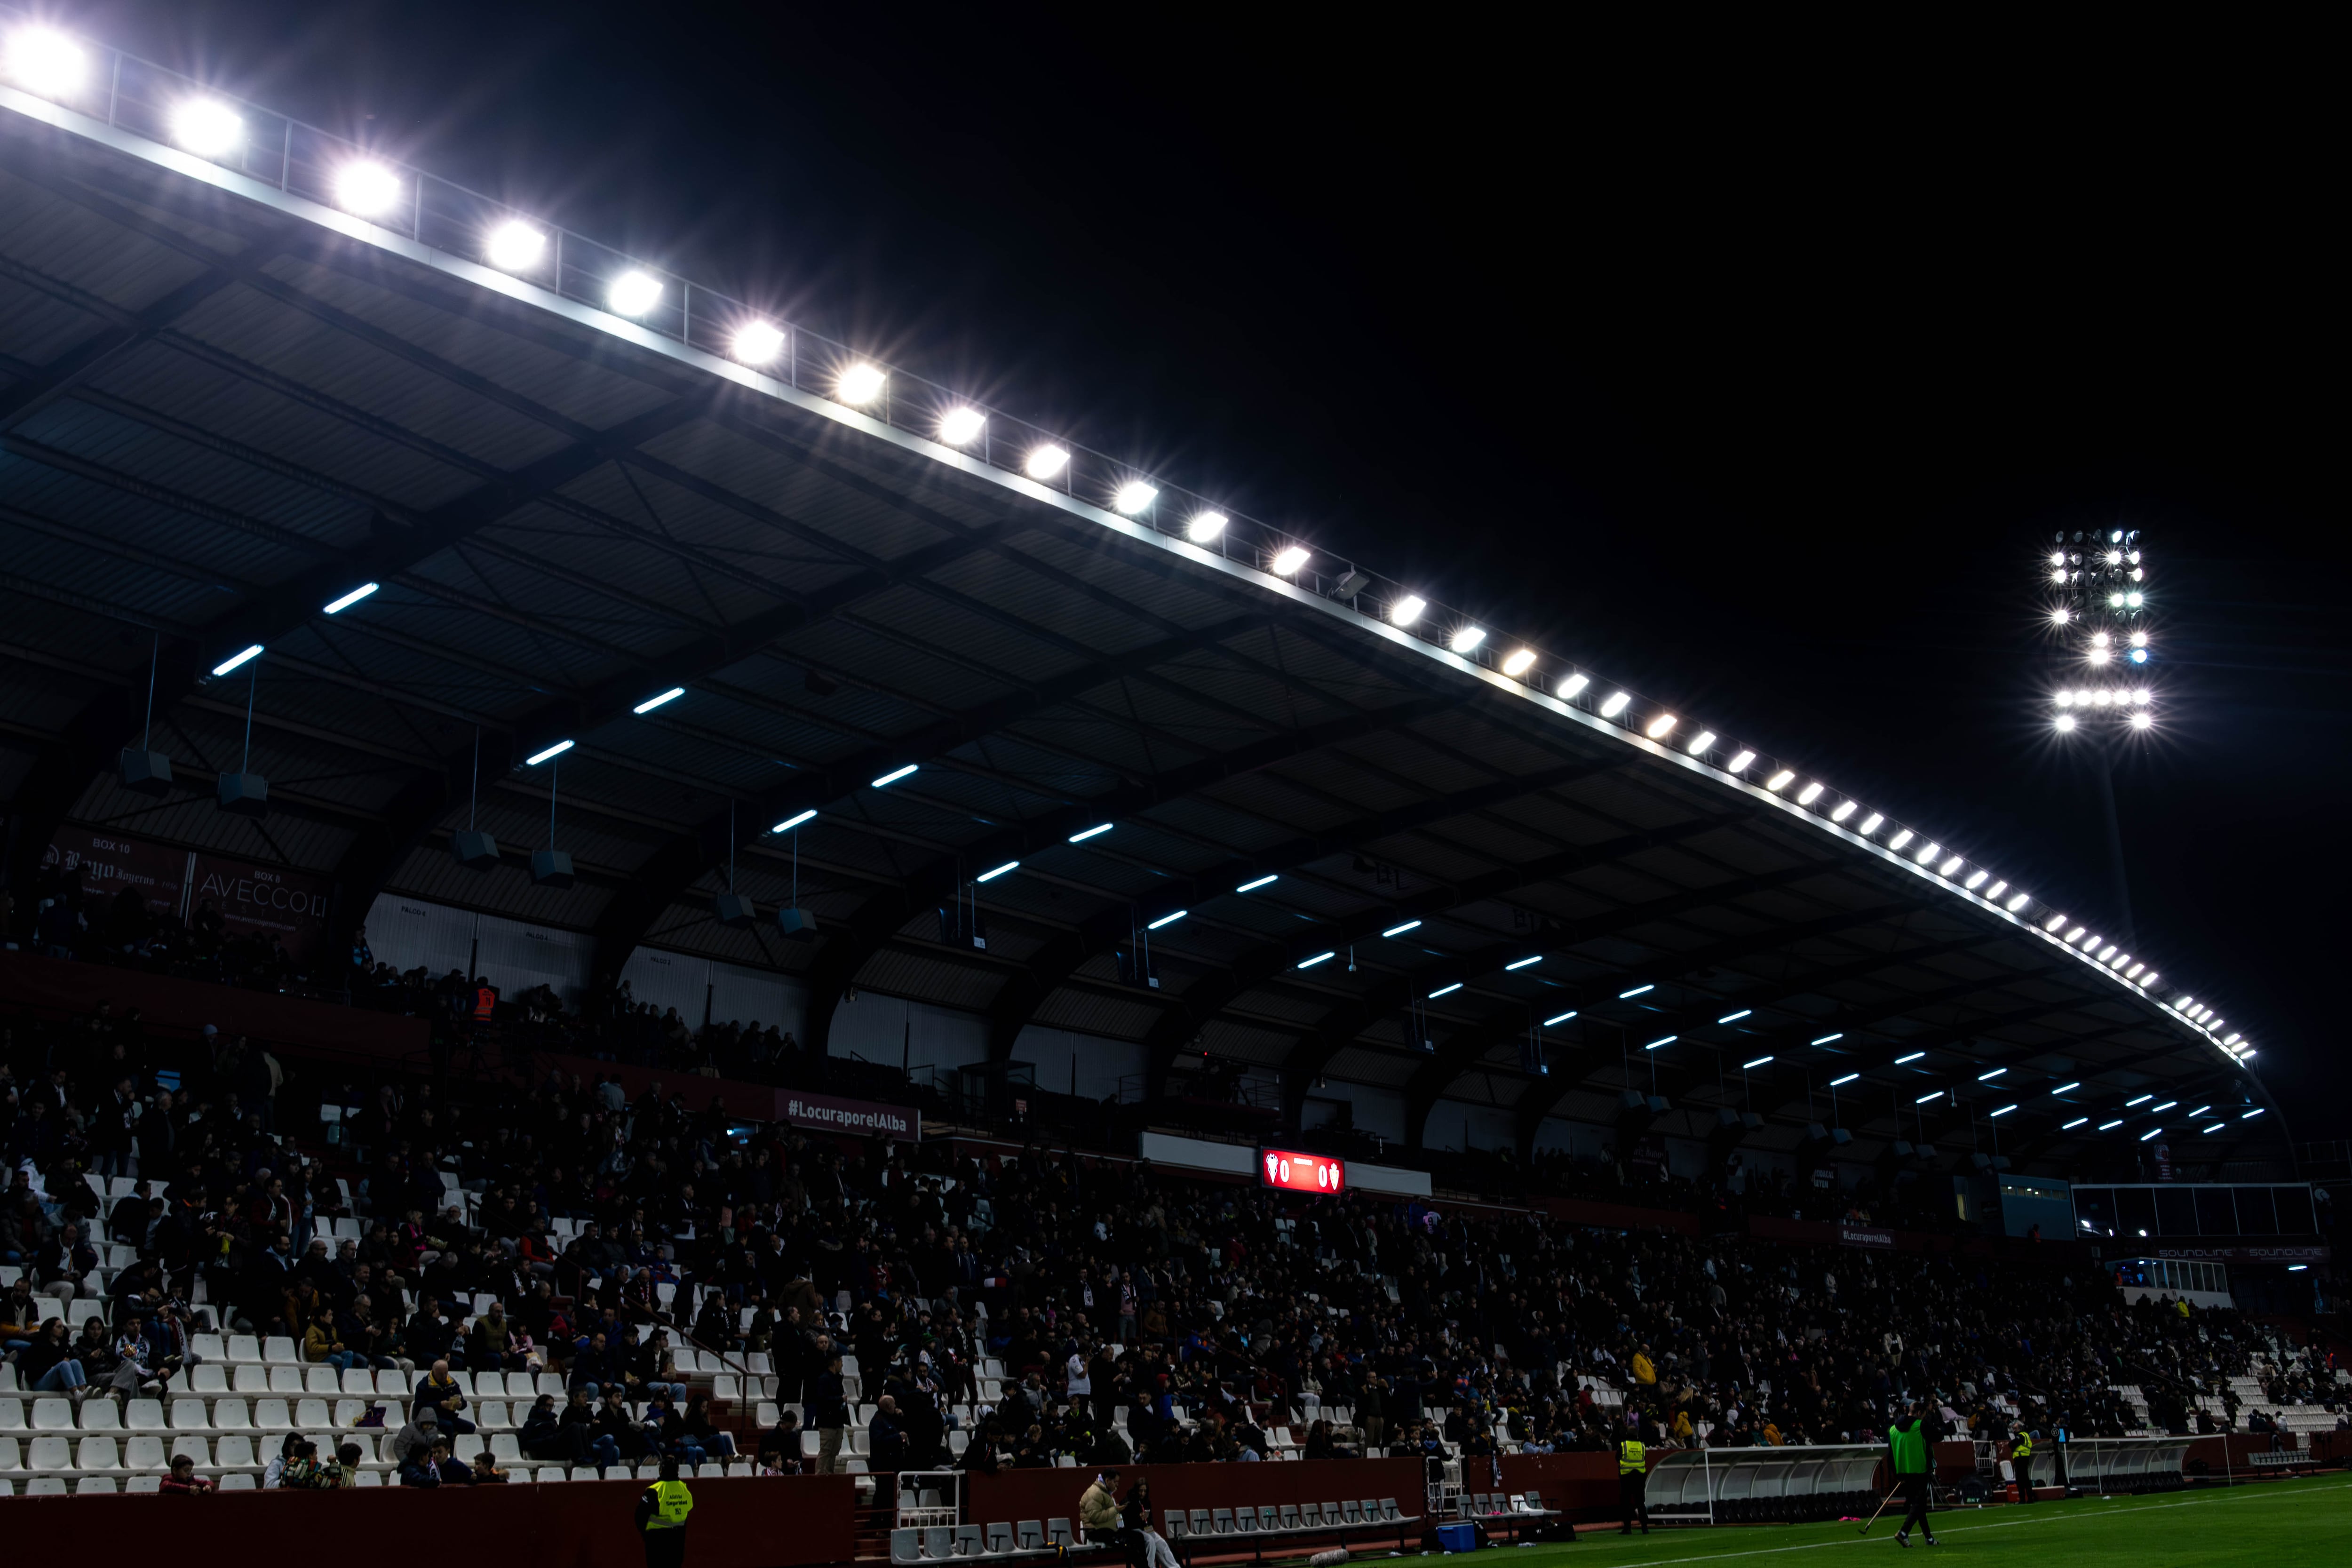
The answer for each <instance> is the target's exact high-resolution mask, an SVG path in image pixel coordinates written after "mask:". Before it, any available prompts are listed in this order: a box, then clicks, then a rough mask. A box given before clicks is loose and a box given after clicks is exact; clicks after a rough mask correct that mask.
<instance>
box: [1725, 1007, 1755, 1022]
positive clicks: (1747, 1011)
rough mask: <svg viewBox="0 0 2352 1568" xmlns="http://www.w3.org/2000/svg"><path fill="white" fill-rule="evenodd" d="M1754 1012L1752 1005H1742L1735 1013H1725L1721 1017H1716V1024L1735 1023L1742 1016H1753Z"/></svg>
mask: <svg viewBox="0 0 2352 1568" xmlns="http://www.w3.org/2000/svg"><path fill="white" fill-rule="evenodd" d="M1755 1012H1756V1009H1755V1008H1753V1007H1742V1008H1741V1009H1740V1010H1739V1011H1738V1012H1737V1013H1726V1014H1725V1015H1724V1016H1722V1017H1720V1018H1717V1020H1716V1022H1717V1023H1718V1024H1737V1023H1738V1022H1739V1020H1740V1019H1742V1018H1746V1017H1750V1016H1754V1014H1755Z"/></svg>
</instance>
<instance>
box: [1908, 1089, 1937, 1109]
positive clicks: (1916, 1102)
mask: <svg viewBox="0 0 2352 1568" xmlns="http://www.w3.org/2000/svg"><path fill="white" fill-rule="evenodd" d="M1943 1098H1944V1091H1943V1090H1942V1089H1937V1091H1936V1092H1935V1093H1933V1094H1923V1095H1921V1096H1920V1097H1919V1098H1918V1099H1916V1100H1913V1101H1912V1102H1911V1103H1912V1104H1914V1105H1925V1104H1927V1102H1928V1101H1929V1100H1941V1099H1943Z"/></svg>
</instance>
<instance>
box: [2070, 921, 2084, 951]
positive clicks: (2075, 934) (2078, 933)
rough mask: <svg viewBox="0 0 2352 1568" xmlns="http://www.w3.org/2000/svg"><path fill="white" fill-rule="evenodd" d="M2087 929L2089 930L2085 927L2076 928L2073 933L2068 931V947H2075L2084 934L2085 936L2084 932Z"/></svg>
mask: <svg viewBox="0 0 2352 1568" xmlns="http://www.w3.org/2000/svg"><path fill="white" fill-rule="evenodd" d="M2085 929H2087V928H2085V927H2083V926H2076V927H2075V928H2074V930H2073V931H2068V932H2067V933H2066V938H2065V941H2066V945H2067V946H2068V947H2072V946H2074V943H2075V942H2076V941H2077V940H2078V939H2079V938H2080V937H2081V936H2082V934H2083V932H2084V930H2085Z"/></svg>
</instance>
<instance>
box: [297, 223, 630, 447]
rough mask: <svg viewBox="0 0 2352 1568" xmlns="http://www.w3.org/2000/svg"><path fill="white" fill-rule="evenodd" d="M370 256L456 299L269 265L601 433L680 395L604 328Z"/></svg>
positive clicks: (316, 268) (309, 268)
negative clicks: (631, 363) (582, 325)
mask: <svg viewBox="0 0 2352 1568" xmlns="http://www.w3.org/2000/svg"><path fill="white" fill-rule="evenodd" d="M368 263H371V264H373V265H377V266H381V267H383V268H385V269H386V270H387V271H388V272H397V273H399V274H401V275H403V276H404V278H406V279H409V280H410V281H411V282H412V284H413V286H414V288H415V290H416V294H423V295H425V296H427V297H430V298H431V299H433V300H436V301H438V300H447V301H448V303H447V304H446V305H442V304H439V303H437V302H436V303H433V304H427V303H425V302H424V300H420V299H419V298H417V297H416V294H412V293H407V292H395V291H394V290H392V289H386V288H383V287H382V286H380V285H379V284H377V283H376V282H375V281H374V280H373V279H369V278H367V277H366V276H365V275H364V274H363V273H362V274H357V275H354V274H352V273H345V272H342V271H341V270H338V269H337V268H333V267H329V266H320V265H315V264H312V263H310V262H307V261H303V260H300V259H299V258H293V257H280V258H276V259H274V260H272V261H271V262H270V263H269V264H268V270H269V271H270V273H271V274H272V275H273V276H275V277H278V278H280V279H284V280H286V281H287V282H289V283H291V284H293V285H294V286H295V287H297V288H299V289H301V290H302V291H303V292H304V293H306V294H309V295H310V296H311V297H312V298H313V299H317V300H322V301H324V302H326V303H327V304H329V305H331V306H333V307H334V308H335V309H337V310H341V311H343V312H345V313H346V314H349V315H351V316H354V317H357V318H358V319H359V320H361V321H365V322H368V323H369V324H371V325H372V326H374V327H376V328H378V329H380V330H381V331H385V332H388V333H390V334H391V335H392V336H394V337H396V338H398V339H400V340H401V341H402V342H408V343H414V344H415V345H416V346H417V347H418V348H420V349H422V350H424V351H425V353H430V354H433V355H435V356H436V357H437V358H440V359H443V360H446V361H447V362H449V363H451V364H453V365H456V366H457V368H458V369H460V370H463V371H467V372H469V373H471V374H474V375H476V376H478V377H480V378H481V379H482V380H484V381H487V382H489V383H491V384H495V385H497V386H499V387H502V388H504V389H506V390H507V391H509V392H511V393H514V394H515V395H518V396H521V397H525V398H528V399H530V401H531V402H532V403H535V404H538V405H540V406H541V407H543V408H547V409H551V410H552V411H553V412H554V413H556V414H558V415H560V416H562V417H564V418H566V419H570V420H572V421H573V422H574V423H576V424H580V425H584V426H588V427H589V428H590V429H593V430H601V429H604V428H606V427H607V426H613V425H617V424H619V423H620V422H621V421H623V420H625V419H627V418H630V417H633V416H635V415H638V414H642V413H644V412H645V411H646V410H647V409H649V408H654V407H657V406H659V405H662V404H665V403H667V402H668V401H670V398H671V396H672V394H671V393H670V392H669V391H667V389H666V388H664V387H662V386H660V385H656V384H654V383H653V382H652V381H651V380H641V379H639V378H637V377H635V376H631V375H628V374H625V373H624V372H623V371H622V370H621V369H620V368H619V367H620V366H621V365H623V364H625V363H628V362H627V361H626V359H625V357H623V356H619V355H614V354H613V353H612V350H611V348H610V347H609V345H608V344H607V343H606V342H605V341H604V338H603V337H602V336H601V335H600V334H596V333H593V332H588V331H583V330H581V329H578V328H575V327H572V325H571V324H570V323H568V322H565V321H561V320H558V319H556V318H554V317H551V316H550V315H548V314H547V313H545V312H544V311H540V310H531V309H530V307H528V306H523V305H517V304H512V303H510V302H509V301H507V300H502V299H499V298H497V297H496V296H493V295H488V294H485V293H483V292H481V291H478V290H473V289H464V288H463V287H462V286H453V285H451V284H450V283H449V282H448V281H446V279H442V278H440V277H439V276H438V275H436V274H434V273H431V272H426V271H424V270H422V269H417V268H409V267H408V266H406V265H405V264H404V263H402V262H399V261H396V260H392V259H389V258H379V257H375V256H370V257H369V258H368ZM363 265H364V264H363ZM525 328H527V329H528V330H518V329H525ZM551 342H565V343H568V344H571V345H573V349H572V352H565V351H563V350H562V349H558V348H555V347H551V346H548V345H549V344H550V343H551ZM592 360H598V361H602V362H604V363H590V362H591V361H592Z"/></svg>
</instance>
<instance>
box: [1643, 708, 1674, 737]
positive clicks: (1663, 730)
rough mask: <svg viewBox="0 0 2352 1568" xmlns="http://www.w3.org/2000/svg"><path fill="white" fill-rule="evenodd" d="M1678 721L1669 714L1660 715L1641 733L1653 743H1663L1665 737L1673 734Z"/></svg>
mask: <svg viewBox="0 0 2352 1568" xmlns="http://www.w3.org/2000/svg"><path fill="white" fill-rule="evenodd" d="M1677 722H1678V721H1677V720H1676V719H1675V716H1674V715H1673V714H1671V713H1661V714H1659V715H1658V716H1657V717H1656V718H1654V719H1653V720H1651V721H1650V722H1649V726H1648V727H1647V728H1646V729H1644V730H1643V731H1642V732H1643V734H1645V735H1647V736H1649V737H1650V739H1652V740H1653V741H1663V740H1664V739H1665V738H1666V737H1667V735H1669V734H1671V733H1672V732H1673V731H1674V727H1675V724H1676V723H1677Z"/></svg>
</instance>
